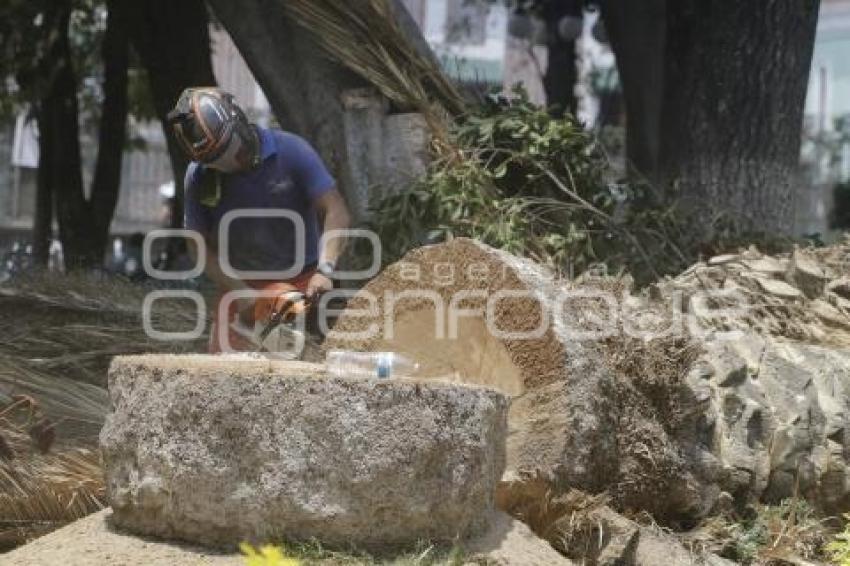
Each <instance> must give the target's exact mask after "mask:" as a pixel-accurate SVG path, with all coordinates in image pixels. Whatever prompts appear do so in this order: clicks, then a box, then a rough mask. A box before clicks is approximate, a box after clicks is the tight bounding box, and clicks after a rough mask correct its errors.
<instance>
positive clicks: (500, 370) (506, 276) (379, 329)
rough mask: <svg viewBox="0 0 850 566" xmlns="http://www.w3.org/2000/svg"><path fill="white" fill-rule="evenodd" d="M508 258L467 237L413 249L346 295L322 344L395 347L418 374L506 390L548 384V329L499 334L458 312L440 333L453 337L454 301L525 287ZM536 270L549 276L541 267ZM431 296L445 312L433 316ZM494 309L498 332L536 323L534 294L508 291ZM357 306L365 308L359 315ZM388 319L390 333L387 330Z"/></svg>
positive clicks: (551, 367)
mask: <svg viewBox="0 0 850 566" xmlns="http://www.w3.org/2000/svg"><path fill="white" fill-rule="evenodd" d="M510 258H511V256H509V255H507V254H505V257H499V256H497V255H494V254H493V253H489V252H488V251H485V250H484V249H483V248H482V247H480V246H479V245H478V244H476V243H475V242H473V241H471V240H467V239H464V238H459V239H456V240H453V241H452V242H451V243H450V244H445V245H438V246H428V247H423V248H419V249H416V250H414V251H412V252H410V253H409V254H407V255H406V256H405V257H404V259H402V260H401V261H399V262H397V263H395V264H393V265H391V266H389V267H387V269H385V270H384V271H383V272H382V273H381V274H380V275H379V276H378V277H376V278H375V279H374V280H372V281H371V282H370V283H369V284H367V285H366V286H365V287H364V288H363V289H362V290H361V291H360V293H358V295H357V296H355V297H354V298H353V299H352V300H351V301H350V303H349V305H348V309H347V311H346V313H345V314H343V316H342V317H340V319H339V320H338V321H337V324H336V326H335V327H334V329H333V331H332V332H331V333H330V334H329V335H328V339H327V341H326V343H325V349H328V350H330V349H349V350H357V351H377V350H390V351H396V352H400V353H402V354H407V355H410V356H411V357H413V358H414V359H416V360H417V361H418V362H420V364H421V365H422V366H423V367H422V373H423V374H426V375H434V376H441V377H448V378H454V379H459V380H461V381H467V382H472V383H477V384H481V385H490V386H493V387H496V388H497V389H500V390H502V391H504V392H505V393H508V394H511V395H516V394H518V393H520V392H521V391H523V390H525V389H526V388H530V387H537V386H540V385H544V384H546V383H551V382H553V381H555V380H557V379H558V376H559V375H560V374H561V372H562V371H563V365H564V351H563V348H562V347H561V344H560V343H559V342H558V341H557V340H556V339H555V337H554V335H553V333H552V330H551V328H547V329H546V331H545V332H544V333H543V334H542V336H541V337H539V338H533V339H529V340H518V339H504V340H500V339H495V338H493V336H492V335H491V333H490V332H488V330H487V328H485V327H484V326H483V324H482V322H481V320H480V318H479V319H478V320H477V321H476V320H475V317H465V316H459V317H458V318H457V323H458V324H457V339H440V338H439V336H451V334H450V331H451V329H450V320H449V319H450V315H449V314H448V311H450V310H451V308H450V305H452V304H453V303H452V301H453V300H454V301H456V302H455V303H454V304H456V305H457V306H458V308H460V309H469V310H474V309H483V308H485V304H486V302H487V297H489V296H491V295H492V294H493V293H496V292H498V291H526V290H528V284H527V283H526V282H523V281H522V280H521V279H520V277H519V276H518V273H517V271H515V270H514V269H512V268H511V267H510V266H509V265H510V264H509V263H506V262H509V261H510ZM539 275H540V276H541V277H543V278H547V277H549V274H548V273H546V272H544V271H542V268H541V273H540V274H539ZM388 293H389V295H388ZM428 295H430V296H431V298H429V297H428ZM435 300H436V301H438V302H440V303H441V304H442V305H444V306H445V307H446V313H445V316H442V317H438V316H435V314H434V313H435V311H437V310H438V309H435V307H434V301H435ZM494 310H495V313H494V316H493V317H492V319H493V320H492V322H493V323H494V324H495V326H496V328H498V329H500V330H505V331H514V332H528V331H532V330H534V329H536V328H538V326H540V324H541V316H542V314H541V303H540V302H539V301H537V300H535V299H534V298H530V297H506V298H505V299H504V300H500V301H499V302H498V304H497V305H496V307H495V309H494ZM355 311H370V313H369V314H367V315H366V316H360V315H355V314H354V312H355ZM388 320H389V321H390V323H391V326H392V330H391V332H386V331H385V330H386V328H387V321H388ZM370 327H372V328H373V329H374V330H376V331H373V332H370V333H369V335H368V336H366V337H353V336H350V335H351V334H353V333H359V332H364V331H366V330H368V329H369V328H370ZM345 334H349V336H348V337H346V336H345Z"/></svg>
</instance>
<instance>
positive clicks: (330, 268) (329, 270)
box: [316, 261, 336, 279]
mask: <svg viewBox="0 0 850 566" xmlns="http://www.w3.org/2000/svg"><path fill="white" fill-rule="evenodd" d="M334 270H336V263H335V262H333V261H323V262H320V263H319V266H318V267H317V268H316V271H318V272H319V273H321V274H322V275H324V276H325V277H327V278H328V279H330V278H332V277H333V274H334Z"/></svg>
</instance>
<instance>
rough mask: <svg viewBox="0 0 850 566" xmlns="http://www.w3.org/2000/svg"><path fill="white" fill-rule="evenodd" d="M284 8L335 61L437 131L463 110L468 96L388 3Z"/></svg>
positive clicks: (332, 2)
mask: <svg viewBox="0 0 850 566" xmlns="http://www.w3.org/2000/svg"><path fill="white" fill-rule="evenodd" d="M285 9H286V11H287V14H288V15H289V16H290V17H291V18H292V20H293V21H294V22H296V23H297V24H298V25H300V26H301V27H303V28H304V29H306V30H307V31H308V32H310V33H311V34H313V37H314V38H315V40H316V42H317V43H318V44H319V45H320V46H321V47H322V48H323V49H324V50H325V51H326V52H327V53H328V55H329V56H330V57H331V58H332V59H333V60H334V61H336V62H337V63H339V64H341V65H342V66H344V67H347V68H348V69H350V70H352V71H353V72H355V73H357V74H358V75H360V76H361V77H362V78H363V79H365V80H366V81H367V82H369V83H370V84H372V85H374V86H375V87H376V88H377V89H378V90H380V91H381V93H382V94H383V95H384V96H386V97H387V98H388V99H390V100H392V101H393V102H395V103H396V104H398V105H399V106H401V107H403V108H408V109H412V110H416V111H418V112H421V113H423V114H424V115H425V117H426V119H429V122H430V123H431V125H432V127H434V123H435V121H439V119H436V120H435V117H436V116H438V115H439V114H440V113H441V112H442V113H445V112H448V113H449V114H453V115H457V114H462V113H463V112H464V100H463V97H462V96H461V95H460V93H459V92H458V90H457V89H456V88H455V86H454V85H453V84H452V82H451V81H450V80H449V79H448V78H447V77H446V76H445V75H444V74H443V72H442V71H441V69H440V68H439V65H438V64H437V62H436V61H435V60H434V59H433V58H430V57H427V56H426V55H423V54H421V53H420V52H418V51H417V50H416V48H415V47H414V46H413V45H412V44H411V42H410V41H409V40H408V38H407V37H406V36H405V34H404V33H403V32H402V30H401V28H400V27H399V25H398V23H397V21H396V19H395V16H394V15H393V13H392V10H391V8H390V6H389V5H388V3H387V0H357V1H356V2H340V1H339V0H289V1H287V2H286V3H285Z"/></svg>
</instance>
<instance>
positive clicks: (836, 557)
mask: <svg viewBox="0 0 850 566" xmlns="http://www.w3.org/2000/svg"><path fill="white" fill-rule="evenodd" d="M844 519H845V520H846V521H847V523H846V524H845V525H844V530H843V531H841V532H840V533H838V534H837V535H835V537H834V539H833V540H832V541H830V542H829V543H828V544H827V545H826V546H825V547H824V550H825V551H826V554H827V555H828V556H829V559H830V561H831V562H832V563H833V564H836V565H837V566H850V513H846V514H845V515H844Z"/></svg>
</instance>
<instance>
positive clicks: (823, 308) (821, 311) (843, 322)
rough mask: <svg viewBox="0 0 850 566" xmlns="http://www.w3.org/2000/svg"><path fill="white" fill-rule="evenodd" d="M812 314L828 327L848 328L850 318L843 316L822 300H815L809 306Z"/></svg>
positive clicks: (849, 326)
mask: <svg viewBox="0 0 850 566" xmlns="http://www.w3.org/2000/svg"><path fill="white" fill-rule="evenodd" d="M809 308H810V309H812V312H813V313H815V315H817V317H818V318H820V319H821V320H822V321H824V322H825V323H826V324H828V325H830V326H838V327H844V328H850V316H848V315H846V314H844V313H843V312H841V311H840V310H838V309H837V308H835V307H834V306H832V305H831V304H829V303H828V302H826V301H824V300H823V299H816V300H814V301H812V304H811V305H809Z"/></svg>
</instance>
